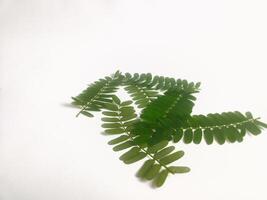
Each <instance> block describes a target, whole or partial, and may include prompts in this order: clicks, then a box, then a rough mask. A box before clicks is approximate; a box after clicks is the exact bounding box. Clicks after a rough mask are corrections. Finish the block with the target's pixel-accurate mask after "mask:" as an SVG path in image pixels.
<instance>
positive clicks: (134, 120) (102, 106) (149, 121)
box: [72, 71, 267, 187]
mask: <svg viewBox="0 0 267 200" xmlns="http://www.w3.org/2000/svg"><path fill="white" fill-rule="evenodd" d="M120 87H122V88H124V89H125V91H126V92H127V93H128V94H129V96H130V99H126V100H125V101H122V100H121V99H120V98H119V97H118V96H117V95H116V92H117V90H118V89H119V88H120ZM199 88H200V82H197V83H194V82H189V81H187V80H185V79H174V78H170V77H164V76H157V75H156V76H154V75H152V74H151V73H142V74H138V73H135V74H133V75H132V74H130V73H125V74H122V73H121V72H119V71H117V72H115V73H114V74H112V75H111V76H106V77H104V78H102V79H99V80H98V81H96V82H94V83H92V84H90V85H89V86H88V87H87V88H86V89H85V90H83V91H82V92H81V94H79V95H77V96H75V97H72V100H73V102H72V104H73V105H75V106H77V107H78V108H80V111H79V113H78V114H77V116H78V115H79V114H83V115H84V116H86V117H90V118H91V117H93V116H94V115H93V114H92V113H93V112H99V111H102V115H103V117H102V118H101V120H102V121H103V123H102V125H101V126H102V128H104V132H105V133H106V135H108V137H111V139H109V141H108V144H109V145H112V147H113V148H112V149H113V150H114V151H115V152H119V154H120V156H119V159H120V160H121V161H122V162H123V163H125V164H132V163H135V162H138V161H141V160H143V159H145V161H144V163H143V165H142V166H141V167H140V169H139V170H138V172H137V177H139V178H141V179H143V180H146V181H152V183H153V185H154V186H156V187H161V186H162V185H163V184H164V183H165V181H166V179H167V177H168V175H169V174H171V175H174V174H180V173H187V172H189V171H190V168H189V167H187V166H174V165H173V164H174V162H176V161H177V162H178V160H179V159H180V158H181V157H183V156H184V151H182V150H180V151H175V146H171V145H170V143H171V142H173V143H178V142H180V141H183V142H184V143H185V144H190V143H194V144H200V143H201V142H202V141H205V143H206V144H207V145H211V144H214V143H217V144H219V145H222V144H224V143H225V142H229V143H235V142H242V141H243V139H244V137H245V136H246V134H251V135H258V134H260V133H261V132H262V130H263V129H264V128H267V124H265V123H264V122H262V121H260V120H259V118H254V117H253V115H252V113H251V112H246V113H245V114H242V113H240V112H239V111H233V112H222V113H209V114H207V115H202V114H198V115H192V111H193V107H194V104H195V100H196V97H195V96H194V94H195V93H197V92H199ZM133 103H134V104H135V106H133ZM136 107H137V108H138V109H140V111H141V112H140V114H138V113H139V112H136ZM121 152H122V153H121ZM170 165H171V166H170Z"/></svg>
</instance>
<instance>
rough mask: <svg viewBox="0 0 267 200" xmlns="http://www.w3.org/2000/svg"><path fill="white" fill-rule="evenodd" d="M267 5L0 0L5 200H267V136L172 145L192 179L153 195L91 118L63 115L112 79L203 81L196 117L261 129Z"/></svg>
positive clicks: (210, 0) (232, 0)
mask: <svg viewBox="0 0 267 200" xmlns="http://www.w3.org/2000/svg"><path fill="white" fill-rule="evenodd" d="M266 10H267V4H266V1H265V0H262V1H260V0H251V1H247V0H224V1H214V0H202V1H198V0H187V1H180V0H178V1H177V0H175V1H169V0H164V1H163V0H135V1H132V0H98V1H93V0H91V1H90V0H89V1H78V0H76V1H70V0H65V1H64V0H57V1H49V0H32V1H30V0H1V1H0V87H1V88H0V119H1V121H0V199H1V200H59V199H60V200H61V199H62V200H73V199H75V200H85V199H87V200H88V199H89V200H105V199H109V200H123V199H128V200H137V199H138V200H140V199H154V200H159V199H168V198H169V199H176V198H177V199H189V200H195V199H205V200H213V199H217V200H229V199H230V200H231V199H238V200H239V199H240V200H241V199H242V200H251V199H257V200H266V199H267V192H266V185H267V170H266V169H267V158H266V151H267V134H266V133H267V131H264V133H263V134H262V135H260V136H257V137H249V136H247V137H246V138H245V141H244V142H243V143H241V144H225V145H223V146H219V145H217V144H214V145H211V146H207V145H205V144H201V145H194V144H190V145H184V144H177V148H178V149H183V150H184V151H185V152H186V154H185V156H184V157H183V158H182V159H181V160H180V161H179V162H178V163H179V164H181V165H188V166H190V167H191V169H192V171H191V172H190V173H189V174H182V175H176V176H171V177H169V178H168V180H167V182H166V184H165V185H164V187H162V188H161V189H156V190H155V189H152V188H151V187H150V186H149V184H147V183H141V182H139V181H138V179H137V178H136V177H135V176H134V174H135V172H136V170H137V168H138V167H139V166H140V165H141V162H140V163H136V164H133V165H131V166H127V165H124V164H123V163H121V161H119V159H118V157H119V154H118V153H114V152H113V151H112V150H111V147H110V146H108V145H107V144H106V143H107V141H108V140H109V139H110V138H108V137H107V136H103V135H102V134H101V131H102V129H101V128H100V125H101V123H100V121H99V116H97V118H93V119H89V118H86V117H83V116H81V117H79V118H75V114H76V113H77V110H75V109H72V108H69V107H67V106H66V104H67V103H69V102H70V101H71V99H70V97H71V96H75V95H77V94H78V93H79V92H81V90H83V89H84V88H85V87H86V85H87V84H89V83H91V82H93V81H95V80H97V79H98V78H101V77H103V76H105V75H109V74H110V73H112V72H114V71H115V70H117V69H120V70H121V71H123V72H139V73H141V72H151V73H153V74H158V75H165V76H171V77H175V78H186V79H188V80H190V81H201V82H202V90H201V93H200V94H199V95H198V96H197V97H198V100H197V102H196V106H195V108H194V113H204V114H206V113H209V112H222V111H233V110H240V111H242V112H245V111H248V110H250V111H251V112H252V113H253V114H254V115H255V116H261V117H262V120H263V121H265V122H266V121H267V103H266V102H267V95H266V83H267V81H266V67H267V56H266V55H267V37H266V36H267V12H266Z"/></svg>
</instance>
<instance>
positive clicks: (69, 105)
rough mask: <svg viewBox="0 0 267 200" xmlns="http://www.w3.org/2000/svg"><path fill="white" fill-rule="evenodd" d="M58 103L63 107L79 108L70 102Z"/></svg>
mask: <svg viewBox="0 0 267 200" xmlns="http://www.w3.org/2000/svg"><path fill="white" fill-rule="evenodd" d="M60 105H61V106H64V107H67V108H75V109H77V108H79V107H78V106H75V105H73V104H71V103H60Z"/></svg>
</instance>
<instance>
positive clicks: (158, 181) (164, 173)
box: [154, 170, 168, 187]
mask: <svg viewBox="0 0 267 200" xmlns="http://www.w3.org/2000/svg"><path fill="white" fill-rule="evenodd" d="M167 176H168V171H167V170H163V171H162V172H160V174H159V175H158V176H157V178H156V179H155V181H154V185H155V186H156V187H161V186H162V185H163V184H164V182H165V180H166V178H167Z"/></svg>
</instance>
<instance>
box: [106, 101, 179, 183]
mask: <svg viewBox="0 0 267 200" xmlns="http://www.w3.org/2000/svg"><path fill="white" fill-rule="evenodd" d="M112 99H113V101H112V102H111V103H108V104H109V105H108V106H105V108H104V109H106V110H108V112H109V113H108V115H107V111H103V115H105V117H103V118H102V121H103V124H102V127H103V128H105V133H106V134H107V135H114V134H116V135H117V134H118V135H119V136H116V138H113V139H112V140H110V141H109V142H108V144H109V145H113V146H114V147H113V150H114V151H124V153H123V154H122V155H121V156H120V157H119V159H120V160H121V161H123V162H124V163H125V164H132V163H135V162H137V161H140V160H142V159H145V158H147V161H146V162H145V163H144V165H143V166H142V167H141V169H140V170H139V171H138V173H137V176H138V177H139V178H141V179H144V180H148V181H150V180H154V179H155V180H154V181H153V183H154V184H155V185H157V183H156V182H155V181H156V180H158V178H156V177H158V176H160V174H161V171H163V170H166V171H167V172H168V173H172V174H175V173H177V172H176V171H178V170H176V171H175V170H172V169H176V168H177V169H178V168H179V167H178V166H169V165H170V164H171V163H173V162H174V161H176V160H178V159H180V158H181V157H182V156H183V155H184V152H183V151H177V152H174V153H173V151H174V149H175V148H174V146H169V147H167V146H168V143H169V142H168V141H166V140H164V141H161V142H159V143H157V144H155V145H153V146H148V145H146V144H143V145H140V144H137V143H136V140H135V139H136V138H137V137H138V136H135V135H132V134H131V133H130V130H131V129H132V127H133V125H134V124H135V123H136V120H137V119H136V118H137V115H136V113H135V110H134V107H133V106H132V105H131V104H130V103H131V102H129V101H128V102H126V101H124V102H121V101H120V99H119V98H118V97H117V96H113V97H112ZM111 113H112V116H110V114H111ZM180 171H181V170H180Z"/></svg>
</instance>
